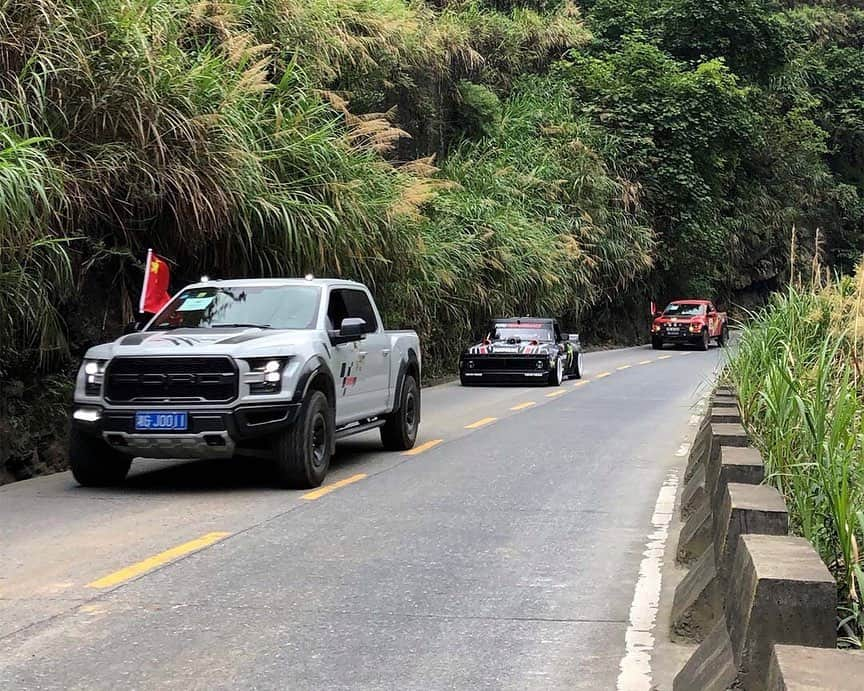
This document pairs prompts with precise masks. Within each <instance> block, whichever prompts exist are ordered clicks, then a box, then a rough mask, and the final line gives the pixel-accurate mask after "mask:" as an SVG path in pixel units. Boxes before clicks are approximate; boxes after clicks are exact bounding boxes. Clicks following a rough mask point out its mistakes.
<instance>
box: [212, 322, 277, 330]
mask: <svg viewBox="0 0 864 691" xmlns="http://www.w3.org/2000/svg"><path fill="white" fill-rule="evenodd" d="M210 328H216V329H220V328H224V329H244V328H245V329H272V328H273V327H272V326H270V324H243V323H239V322H238V323H237V324H210Z"/></svg>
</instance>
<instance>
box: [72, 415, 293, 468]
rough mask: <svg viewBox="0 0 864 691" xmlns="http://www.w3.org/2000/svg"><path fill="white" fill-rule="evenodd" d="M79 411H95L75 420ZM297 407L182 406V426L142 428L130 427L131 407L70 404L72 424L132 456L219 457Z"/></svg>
mask: <svg viewBox="0 0 864 691" xmlns="http://www.w3.org/2000/svg"><path fill="white" fill-rule="evenodd" d="M177 407H178V406H175V407H174V408H173V409H175V410H176V408H177ZM179 407H182V406H179ZM148 409H149V410H152V409H153V408H148ZM82 410H86V411H98V418H97V419H89V420H82V419H79V417H78V416H77V415H76V413H78V412H79V411H82ZM299 410H300V404H299V403H265V404H255V405H243V406H237V407H236V408H232V409H227V410H226V409H217V408H207V409H201V410H195V409H187V412H188V416H189V417H188V421H189V424H188V430H187V431H184V432H165V431H158V430H157V431H148V432H143V431H137V430H136V429H135V411H134V410H126V409H123V410H116V409H110V408H100V407H98V406H92V405H83V404H82V405H79V404H76V406H75V410H74V411H73V414H72V424H73V425H74V426H75V427H76V428H77V429H78V430H80V431H82V432H84V433H85V434H89V435H91V436H94V437H101V438H102V439H104V440H105V442H107V443H108V444H109V445H110V446H111V447H113V448H115V449H117V450H118V451H122V452H123V453H127V454H129V455H132V456H143V457H145V458H220V457H231V456H233V455H234V453H235V451H236V449H237V448H238V447H242V446H247V445H248V446H255V445H256V443H258V444H260V442H261V440H263V439H266V437H268V436H270V435H272V434H274V433H276V432H279V431H281V430H283V429H285V428H287V427H289V426H290V425H292V424H293V423H294V421H295V419H296V418H297V414H298V412H299ZM88 417H91V418H95V417H96V415H95V413H91V414H90V415H89V416H88Z"/></svg>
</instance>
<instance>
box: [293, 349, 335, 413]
mask: <svg viewBox="0 0 864 691" xmlns="http://www.w3.org/2000/svg"><path fill="white" fill-rule="evenodd" d="M318 374H322V375H323V376H324V377H325V378H326V379H327V381H328V383H329V384H330V387H331V392H332V394H333V401H332V402H333V413H334V415H335V413H336V382H335V381H334V380H333V375H332V374H331V373H330V368H329V367H328V366H327V363H326V362H325V360H324V358H323V357H321V356H320V355H313V356H312V357H311V358H309V360H307V361H306V364H304V365H303V369H301V370H300V376H299V378H298V379H297V388H295V389H294V397H293V398H292V399H291V401H292V403H301V402H303V401H304V400H305V399H306V394H308V393H309V387H310V385H311V384H312V380H313V379H314V378H315V377H316V376H317V375H318Z"/></svg>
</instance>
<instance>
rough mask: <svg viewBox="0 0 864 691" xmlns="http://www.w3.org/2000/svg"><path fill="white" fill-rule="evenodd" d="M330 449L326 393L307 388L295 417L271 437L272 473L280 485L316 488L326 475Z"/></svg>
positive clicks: (331, 439)
mask: <svg viewBox="0 0 864 691" xmlns="http://www.w3.org/2000/svg"><path fill="white" fill-rule="evenodd" d="M332 449H333V413H332V411H331V410H330V405H329V404H328V402H327V396H325V395H324V393H323V392H321V391H310V392H309V395H308V396H307V397H306V400H304V401H303V405H302V406H301V407H300V413H299V414H298V416H297V420H295V421H294V424H293V425H291V426H290V427H289V428H288V429H286V430H284V431H282V432H280V433H279V434H277V435H276V436H275V438H274V439H273V456H274V461H275V464H276V476H277V479H278V481H279V484H280V485H281V486H282V487H288V488H292V489H306V488H309V487H318V485H320V484H321V483H322V482H324V478H325V477H326V476H327V470H328V469H329V468H330V456H331V455H332Z"/></svg>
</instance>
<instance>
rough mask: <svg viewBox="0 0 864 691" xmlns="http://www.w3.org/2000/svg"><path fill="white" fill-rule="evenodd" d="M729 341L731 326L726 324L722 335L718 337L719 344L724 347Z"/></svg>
mask: <svg viewBox="0 0 864 691" xmlns="http://www.w3.org/2000/svg"><path fill="white" fill-rule="evenodd" d="M728 342H729V327H728V326H726V325H725V324H724V325H723V328H722V329H721V330H720V335H719V336H718V337H717V345H719V346H720V347H721V348H722V347H723V346H725V345H726V344H727V343H728Z"/></svg>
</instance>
